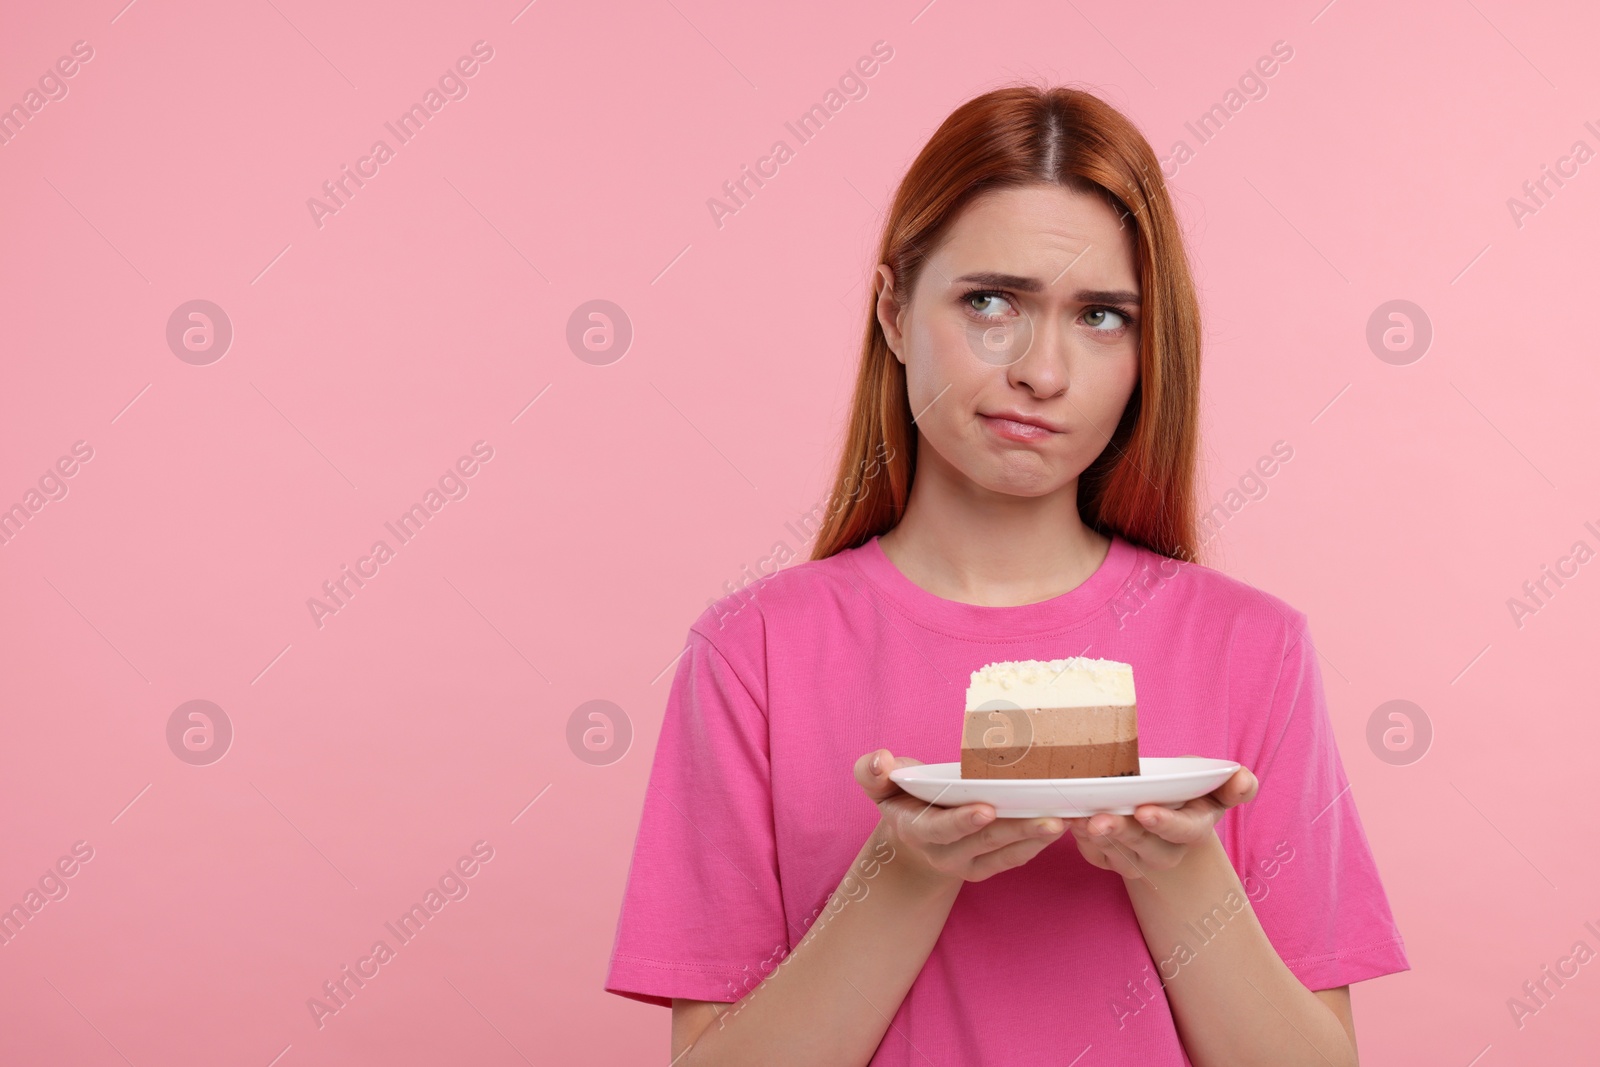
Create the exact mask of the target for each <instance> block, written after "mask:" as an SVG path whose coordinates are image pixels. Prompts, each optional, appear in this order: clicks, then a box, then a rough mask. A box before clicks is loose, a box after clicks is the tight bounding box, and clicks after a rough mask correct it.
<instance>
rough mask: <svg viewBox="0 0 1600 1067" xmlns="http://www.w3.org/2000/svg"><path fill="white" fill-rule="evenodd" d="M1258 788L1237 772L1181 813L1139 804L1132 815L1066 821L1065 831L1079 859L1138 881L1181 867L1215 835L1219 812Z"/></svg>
mask: <svg viewBox="0 0 1600 1067" xmlns="http://www.w3.org/2000/svg"><path fill="white" fill-rule="evenodd" d="M1259 785H1260V783H1259V782H1258V781H1257V780H1256V776H1255V775H1254V774H1251V773H1250V771H1249V770H1248V769H1246V768H1244V767H1240V768H1239V769H1238V770H1237V771H1235V772H1234V773H1233V777H1231V778H1229V779H1228V780H1227V781H1226V782H1223V783H1222V785H1221V786H1219V787H1218V788H1217V789H1216V790H1214V791H1213V792H1211V793H1208V794H1206V795H1205V796H1203V797H1196V798H1195V799H1194V800H1191V801H1189V802H1188V803H1186V804H1184V805H1183V807H1181V808H1175V809H1174V808H1167V807H1163V806H1162V805H1160V804H1140V805H1139V806H1138V807H1136V808H1134V809H1133V814H1132V815H1112V814H1110V813H1109V812H1100V813H1098V814H1095V815H1090V816H1087V817H1082V818H1076V819H1068V820H1067V828H1068V829H1069V830H1070V831H1071V832H1072V836H1073V838H1074V839H1075V840H1076V841H1077V842H1078V851H1079V852H1081V853H1083V858H1084V859H1086V860H1088V861H1089V862H1090V863H1092V864H1094V865H1095V866H1096V867H1099V868H1101V869H1103V870H1107V871H1116V872H1117V873H1118V874H1120V875H1122V877H1124V878H1127V879H1138V878H1143V877H1145V872H1147V871H1166V870H1171V869H1172V868H1173V867H1176V866H1177V865H1178V864H1179V863H1181V862H1183V858H1184V857H1185V856H1187V855H1188V854H1189V850H1190V849H1191V848H1192V847H1194V846H1195V845H1197V844H1200V843H1201V842H1203V841H1205V839H1206V838H1208V837H1212V836H1213V835H1214V830H1213V828H1214V827H1215V826H1216V824H1217V820H1219V819H1221V818H1222V815H1223V813H1224V812H1226V811H1227V810H1228V809H1229V808H1231V807H1233V806H1235V805H1237V804H1243V803H1244V802H1245V801H1247V800H1250V799H1251V798H1253V797H1254V796H1255V795H1256V790H1257V788H1259Z"/></svg>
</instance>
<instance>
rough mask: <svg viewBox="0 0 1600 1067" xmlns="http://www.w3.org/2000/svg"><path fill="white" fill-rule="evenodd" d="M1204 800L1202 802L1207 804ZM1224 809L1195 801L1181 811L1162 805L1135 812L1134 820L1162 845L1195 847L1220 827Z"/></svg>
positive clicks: (1146, 806)
mask: <svg viewBox="0 0 1600 1067" xmlns="http://www.w3.org/2000/svg"><path fill="white" fill-rule="evenodd" d="M1206 799H1207V798H1205V797H1201V798H1199V800H1206ZM1222 810H1223V809H1222V807H1221V806H1220V805H1218V804H1216V803H1214V802H1207V803H1205V804H1200V803H1198V802H1197V801H1193V800H1191V801H1190V802H1189V803H1187V804H1185V805H1183V807H1181V808H1177V809H1173V808H1166V807H1163V806H1161V805H1160V804H1141V805H1139V806H1138V807H1137V808H1135V809H1134V812H1133V814H1134V818H1135V819H1137V820H1138V822H1139V825H1140V826H1143V827H1144V828H1145V830H1146V832H1148V833H1149V834H1151V835H1153V836H1154V837H1156V838H1157V839H1159V840H1161V841H1167V842H1171V843H1173V844H1179V845H1191V844H1193V843H1194V842H1196V841H1198V840H1200V839H1201V838H1202V837H1204V836H1205V835H1206V834H1207V833H1209V832H1210V831H1211V828H1212V827H1213V826H1215V825H1216V823H1217V819H1218V817H1219V816H1220V815H1221V813H1222Z"/></svg>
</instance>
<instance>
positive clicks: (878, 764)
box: [867, 752, 883, 774]
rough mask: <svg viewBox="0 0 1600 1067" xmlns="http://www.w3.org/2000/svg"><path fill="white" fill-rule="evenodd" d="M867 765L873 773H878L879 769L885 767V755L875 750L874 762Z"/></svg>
mask: <svg viewBox="0 0 1600 1067" xmlns="http://www.w3.org/2000/svg"><path fill="white" fill-rule="evenodd" d="M867 766H868V767H869V768H870V769H871V770H872V773H873V774H877V773H878V771H879V770H881V769H882V767H883V756H882V755H880V754H879V753H877V752H874V753H873V754H872V762H871V763H869V764H867Z"/></svg>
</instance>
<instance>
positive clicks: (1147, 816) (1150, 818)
mask: <svg viewBox="0 0 1600 1067" xmlns="http://www.w3.org/2000/svg"><path fill="white" fill-rule="evenodd" d="M1139 821H1140V822H1142V823H1144V824H1145V825H1146V826H1149V825H1151V824H1153V823H1154V822H1155V821H1156V813H1155V812H1153V811H1147V812H1145V813H1144V814H1143V815H1140V816H1139Z"/></svg>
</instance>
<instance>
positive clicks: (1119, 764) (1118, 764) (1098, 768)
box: [961, 740, 1139, 778]
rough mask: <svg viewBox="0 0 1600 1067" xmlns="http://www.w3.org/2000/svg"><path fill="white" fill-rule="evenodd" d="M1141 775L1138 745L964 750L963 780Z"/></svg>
mask: <svg viewBox="0 0 1600 1067" xmlns="http://www.w3.org/2000/svg"><path fill="white" fill-rule="evenodd" d="M1138 773H1139V742H1138V741H1136V740H1135V741H1113V742H1110V743H1109V744H1101V745H1037V744H1036V745H1032V746H1018V747H1014V748H963V749H962V750H961V777H962V778H1118V777H1123V776H1126V775H1133V774H1138Z"/></svg>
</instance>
